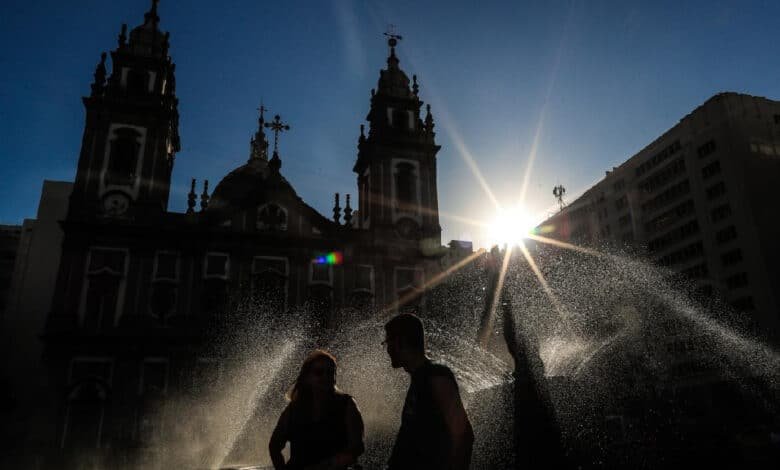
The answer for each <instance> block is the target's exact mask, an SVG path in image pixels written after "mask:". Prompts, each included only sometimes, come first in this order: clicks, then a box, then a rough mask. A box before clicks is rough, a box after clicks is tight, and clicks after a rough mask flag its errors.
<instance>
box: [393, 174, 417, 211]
mask: <svg viewBox="0 0 780 470" xmlns="http://www.w3.org/2000/svg"><path fill="white" fill-rule="evenodd" d="M395 170H396V171H395V187H396V198H397V199H398V203H399V209H401V210H403V209H407V210H408V208H409V206H412V207H413V206H414V205H416V204H417V176H416V175H415V171H414V170H415V168H414V165H412V164H411V163H399V164H398V165H396V167H395Z"/></svg>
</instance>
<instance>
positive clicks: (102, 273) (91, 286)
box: [82, 248, 126, 329]
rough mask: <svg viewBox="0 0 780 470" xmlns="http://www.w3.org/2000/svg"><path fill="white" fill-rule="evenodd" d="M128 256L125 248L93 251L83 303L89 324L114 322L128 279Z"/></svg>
mask: <svg viewBox="0 0 780 470" xmlns="http://www.w3.org/2000/svg"><path fill="white" fill-rule="evenodd" d="M125 257H126V252H125V251H124V250H121V249H112V248H93V249H91V250H90V251H89V264H88V265H87V279H86V282H85V288H86V295H85V297H84V301H83V306H82V312H83V321H84V326H85V327H87V328H89V329H104V328H109V327H111V326H113V325H114V321H115V319H116V318H117V317H118V315H117V307H118V304H119V300H120V293H121V290H122V287H123V286H124V281H125Z"/></svg>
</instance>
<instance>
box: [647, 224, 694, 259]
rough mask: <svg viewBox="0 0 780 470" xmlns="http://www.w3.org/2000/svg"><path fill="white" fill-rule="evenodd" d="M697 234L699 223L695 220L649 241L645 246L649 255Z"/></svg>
mask: <svg viewBox="0 0 780 470" xmlns="http://www.w3.org/2000/svg"><path fill="white" fill-rule="evenodd" d="M697 233H699V223H698V222H697V221H696V220H692V221H690V222H688V223H687V224H684V225H681V226H679V227H677V228H676V229H674V230H671V231H670V232H668V233H665V234H664V235H662V236H660V237H658V238H655V239H653V240H650V242H649V243H648V244H647V249H648V251H649V252H651V253H652V252H654V251H659V250H662V249H664V248H666V247H667V246H669V245H673V244H675V243H677V242H680V241H682V240H685V239H686V238H688V237H690V236H691V235H694V234H697Z"/></svg>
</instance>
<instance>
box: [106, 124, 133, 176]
mask: <svg viewBox="0 0 780 470" xmlns="http://www.w3.org/2000/svg"><path fill="white" fill-rule="evenodd" d="M114 134H115V137H114V138H113V139H112V140H111V147H110V149H111V150H110V153H109V157H108V167H107V170H106V176H105V184H106V186H133V184H134V183H135V177H136V174H135V173H136V167H137V166H138V153H139V150H140V149H141V145H140V143H139V137H141V134H140V133H138V131H136V130H135V129H131V128H129V127H122V128H120V129H117V130H116V131H114Z"/></svg>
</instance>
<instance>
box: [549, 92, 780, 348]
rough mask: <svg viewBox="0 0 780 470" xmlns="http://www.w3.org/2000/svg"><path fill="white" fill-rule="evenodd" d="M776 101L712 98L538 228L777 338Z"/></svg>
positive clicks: (779, 154) (779, 121)
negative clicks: (674, 280) (713, 300)
mask: <svg viewBox="0 0 780 470" xmlns="http://www.w3.org/2000/svg"><path fill="white" fill-rule="evenodd" d="M778 182H780V102H778V101H773V100H769V99H766V98H762V97H756V96H750V95H744V94H738V93H719V94H717V95H715V96H713V97H712V98H710V99H708V100H707V101H706V102H705V103H704V104H702V105H701V106H699V107H698V108H696V109H695V110H694V111H693V112H691V113H690V114H688V115H687V116H685V117H683V118H682V119H681V120H680V122H679V123H678V124H677V125H675V126H674V127H672V128H671V129H669V130H668V131H666V132H665V133H664V134H663V135H662V136H660V137H658V138H657V139H656V140H655V141H653V142H652V143H651V144H650V145H648V146H647V147H645V148H644V149H642V150H641V151H640V152H639V153H637V154H636V155H634V156H632V157H631V158H629V159H628V160H626V161H625V162H624V163H623V164H621V165H620V166H618V167H615V168H613V169H612V170H611V171H608V172H607V174H606V176H605V177H604V179H602V180H601V181H599V182H598V183H596V184H595V185H594V186H593V187H591V188H590V189H588V190H587V191H586V192H585V193H584V194H583V195H581V196H580V197H578V198H577V199H576V200H574V201H573V202H571V203H570V204H569V205H568V206H566V207H565V208H564V209H563V210H562V211H561V212H559V213H557V214H555V215H554V216H552V217H551V218H549V219H548V220H547V221H545V222H543V224H542V225H547V226H550V227H551V229H552V230H553V232H552V233H551V234H550V235H549V236H551V237H553V238H557V239H561V240H567V241H572V242H575V243H585V244H602V243H607V244H622V245H628V246H630V247H633V248H634V249H636V250H638V251H639V252H641V253H643V254H644V255H645V256H646V257H647V258H648V259H650V260H651V261H653V262H655V263H657V264H658V265H660V266H664V267H667V268H669V269H671V270H672V271H674V272H676V273H678V274H679V275H681V276H684V277H687V278H689V279H692V280H693V281H694V282H695V283H696V286H697V289H698V291H699V292H700V293H701V294H702V295H704V296H708V297H709V296H720V298H721V299H723V300H724V301H726V302H728V303H729V304H731V305H732V306H733V307H734V309H735V310H736V311H737V312H744V313H745V315H744V316H743V318H744V321H745V323H747V324H749V325H750V326H751V327H752V328H753V329H754V330H756V331H758V332H760V334H762V335H764V336H765V337H766V338H768V339H771V340H773V341H775V342H778V341H779V340H778V337H780V327H779V325H780V314H779V313H778V311H779V310H780V246H779V245H778V241H779V240H780V218H778V212H777V206H776V205H775V200H776V198H777V193H776V191H777V189H778Z"/></svg>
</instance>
